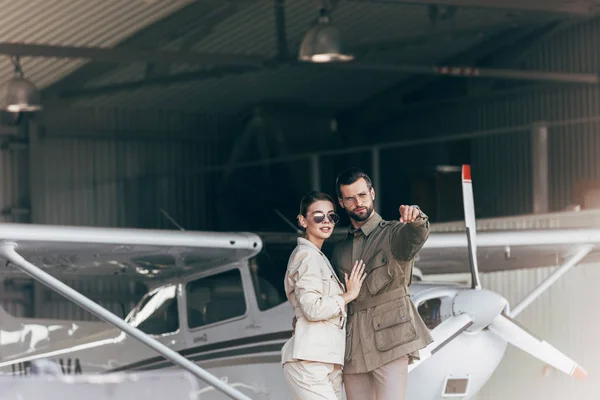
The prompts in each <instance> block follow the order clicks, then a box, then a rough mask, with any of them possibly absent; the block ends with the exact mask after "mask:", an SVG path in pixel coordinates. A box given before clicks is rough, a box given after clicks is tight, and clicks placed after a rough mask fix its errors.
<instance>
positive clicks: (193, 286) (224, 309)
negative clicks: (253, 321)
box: [185, 269, 246, 328]
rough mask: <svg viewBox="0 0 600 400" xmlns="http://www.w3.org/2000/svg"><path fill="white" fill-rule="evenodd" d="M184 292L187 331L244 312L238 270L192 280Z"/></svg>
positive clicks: (244, 304) (242, 291)
mask: <svg viewBox="0 0 600 400" xmlns="http://www.w3.org/2000/svg"><path fill="white" fill-rule="evenodd" d="M185 291H186V298H187V317H188V326H189V327H190V328H198V327H201V326H204V325H210V324H214V323H216V322H220V321H225V320H227V319H230V318H235V317H239V316H242V315H244V314H245V313H246V299H245V297H244V287H243V285H242V275H241V274H240V271H239V270H238V269H232V270H229V271H226V272H223V273H220V274H216V275H212V276H209V277H206V278H200V279H197V280H195V281H191V282H189V283H188V284H187V285H186V287H185Z"/></svg>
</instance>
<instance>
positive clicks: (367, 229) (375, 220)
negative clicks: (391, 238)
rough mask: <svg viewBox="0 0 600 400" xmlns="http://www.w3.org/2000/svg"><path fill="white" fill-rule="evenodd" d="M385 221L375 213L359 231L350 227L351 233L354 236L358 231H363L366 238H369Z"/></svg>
mask: <svg viewBox="0 0 600 400" xmlns="http://www.w3.org/2000/svg"><path fill="white" fill-rule="evenodd" d="M382 220H383V218H381V215H379V214H378V213H376V212H373V216H372V217H371V218H369V220H368V221H367V222H365V224H364V225H363V226H361V227H360V228H358V229H354V228H353V227H352V226H350V233H352V234H354V233H356V232H358V231H362V233H363V234H364V235H365V236H369V235H370V234H371V232H373V231H374V230H375V228H377V226H378V225H379V223H380V222H381V221H382Z"/></svg>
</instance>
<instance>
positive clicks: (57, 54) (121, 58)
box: [0, 43, 264, 67]
mask: <svg viewBox="0 0 600 400" xmlns="http://www.w3.org/2000/svg"><path fill="white" fill-rule="evenodd" d="M0 54H5V55H10V56H21V57H48V58H73V59H88V60H93V61H100V62H108V63H135V62H147V63H155V64H161V63H162V64H209V65H236V66H251V67H260V66H261V65H262V63H263V62H264V59H263V58H260V57H254V56H243V55H228V54H213V53H195V52H190V51H186V52H182V51H161V50H133V49H127V48H118V47H117V48H100V47H74V46H52V45H43V44H24V43H0Z"/></svg>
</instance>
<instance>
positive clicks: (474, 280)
mask: <svg viewBox="0 0 600 400" xmlns="http://www.w3.org/2000/svg"><path fill="white" fill-rule="evenodd" d="M462 191H463V206H464V209H465V228H466V231H467V245H468V249H469V265H470V266H471V288H473V289H481V283H480V282H479V267H478V266H477V242H476V240H475V239H476V236H477V226H476V222H475V200H474V198H473V183H472V181H471V166H470V165H467V164H465V165H463V166H462Z"/></svg>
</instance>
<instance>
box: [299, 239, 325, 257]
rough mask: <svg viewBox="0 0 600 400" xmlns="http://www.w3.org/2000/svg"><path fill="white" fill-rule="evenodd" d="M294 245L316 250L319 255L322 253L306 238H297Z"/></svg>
mask: <svg viewBox="0 0 600 400" xmlns="http://www.w3.org/2000/svg"><path fill="white" fill-rule="evenodd" d="M296 243H297V244H298V245H304V246H309V247H312V248H313V249H315V250H317V251H318V252H319V253H321V254H323V252H322V251H321V249H319V248H318V247H317V246H315V244H314V243H313V242H311V241H310V240H308V239H306V238H303V237H299V238H298V239H297V240H296Z"/></svg>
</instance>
